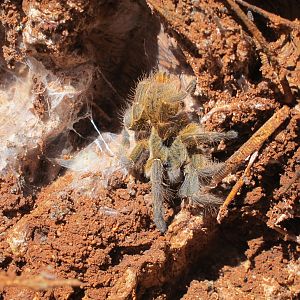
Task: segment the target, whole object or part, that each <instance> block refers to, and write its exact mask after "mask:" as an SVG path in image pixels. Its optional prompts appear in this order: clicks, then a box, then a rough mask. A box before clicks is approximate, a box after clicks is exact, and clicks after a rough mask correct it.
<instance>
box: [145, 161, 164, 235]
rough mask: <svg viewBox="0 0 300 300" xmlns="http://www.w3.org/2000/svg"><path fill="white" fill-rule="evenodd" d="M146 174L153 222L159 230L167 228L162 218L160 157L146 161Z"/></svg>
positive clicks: (162, 196)
mask: <svg viewBox="0 0 300 300" xmlns="http://www.w3.org/2000/svg"><path fill="white" fill-rule="evenodd" d="M147 168H149V170H147V174H148V176H149V177H150V181H151V192H152V200H153V215H154V223H155V225H156V227H157V228H158V229H159V231H160V232H162V233H164V232H165V231H166V230H167V224H166V222H165V220H164V207H163V199H164V198H165V191H164V187H163V165H162V163H161V160H160V159H157V158H156V159H151V160H149V161H148V163H147Z"/></svg>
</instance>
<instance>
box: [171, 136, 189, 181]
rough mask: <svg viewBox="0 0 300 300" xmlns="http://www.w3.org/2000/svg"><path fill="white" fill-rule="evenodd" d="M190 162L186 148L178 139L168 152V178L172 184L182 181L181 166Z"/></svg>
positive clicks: (178, 138)
mask: <svg viewBox="0 0 300 300" xmlns="http://www.w3.org/2000/svg"><path fill="white" fill-rule="evenodd" d="M187 160H188V151H187V149H186V146H185V145H184V143H183V142H182V141H181V139H180V137H177V138H176V139H175V140H174V142H173V143H172V145H171V146H170V148H169V150H168V164H169V167H168V176H169V179H170V182H171V183H176V182H178V181H179V180H180V176H181V170H180V168H181V166H182V165H183V164H184V163H185V162H186V161H187Z"/></svg>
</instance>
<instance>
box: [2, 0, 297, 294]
mask: <svg viewBox="0 0 300 300" xmlns="http://www.w3.org/2000/svg"><path fill="white" fill-rule="evenodd" d="M237 2H241V1H237ZM148 4H149V6H148V5H147V3H146V2H144V1H135V2H132V1H127V0H125V1H117V2H114V1H109V0H108V1H93V0H91V1H80V0H77V1H75V0H72V1H56V0H53V1H29V0H28V1H14V0H6V1H3V3H2V4H1V6H0V7H1V8H0V9H1V15H0V16H1V22H2V26H0V38H1V45H2V48H1V49H2V51H1V59H0V63H1V66H2V65H3V68H4V69H6V68H7V65H8V66H9V67H11V68H13V67H16V68H17V69H18V64H19V62H20V61H22V60H23V59H24V57H26V56H33V57H35V58H37V59H38V60H40V61H41V62H43V63H44V64H45V65H46V66H47V67H48V68H50V69H53V72H54V71H55V70H60V71H62V70H64V68H66V69H69V68H72V67H74V66H76V65H79V64H81V63H83V62H86V61H91V62H92V63H93V64H95V65H96V66H97V68H98V69H99V70H100V71H99V74H98V77H96V78H95V82H94V83H95V84H94V85H93V90H92V91H91V94H92V95H93V96H92V97H91V98H92V105H93V106H94V107H98V110H96V111H97V112H95V113H94V118H95V120H96V121H97V122H98V124H99V125H101V126H102V127H101V128H102V129H104V128H105V129H110V130H113V131H115V132H117V131H118V130H119V129H120V128H119V120H118V118H117V117H116V113H117V112H118V111H120V110H121V108H122V107H123V106H124V99H126V97H127V96H128V92H129V90H130V88H131V87H132V86H134V82H135V81H136V80H137V77H138V76H139V75H140V74H142V73H144V72H147V71H149V70H151V69H152V68H153V66H155V65H156V62H157V61H158V63H159V65H160V66H164V67H167V68H168V70H169V72H172V73H176V74H179V73H180V72H181V71H182V70H184V72H185V73H189V74H191V73H194V74H195V75H196V77H197V88H196V92H195V98H196V101H197V104H198V106H201V107H202V111H200V110H199V115H200V116H203V115H205V117H204V121H203V125H204V126H205V128H207V129H208V130H218V131H227V130H235V131H236V132H237V133H238V135H239V138H238V139H237V140H235V141H233V142H230V143H221V145H219V146H218V147H214V148H213V149H212V150H213V155H214V157H215V158H216V159H218V160H220V161H226V159H228V158H229V157H230V156H231V155H232V154H233V153H234V152H235V151H237V150H238V149H239V147H240V146H241V145H242V144H243V143H244V142H246V141H247V140H249V138H251V136H252V135H253V133H254V132H256V131H257V130H258V129H259V128H260V127H261V126H262V125H263V124H264V123H265V122H266V121H267V120H268V119H269V118H270V117H271V116H272V115H273V114H274V113H276V112H277V111H278V110H279V108H280V107H281V106H282V105H283V102H284V97H283V95H284V91H283V90H282V89H281V85H280V81H279V80H278V76H277V75H276V74H274V72H273V69H272V67H271V65H269V64H267V63H266V61H267V59H265V56H264V55H263V54H261V53H262V52H261V51H260V50H259V49H258V48H259V46H258V44H257V42H256V41H255V38H253V36H252V34H251V32H249V30H248V29H247V28H246V27H245V25H244V24H243V22H242V21H241V20H240V18H239V17H238V16H237V15H236V14H235V13H234V12H233V10H232V9H231V7H230V5H228V3H227V2H226V1H213V0H200V1H194V0H193V1H192V0H191V1H190V0H187V1H171V0H165V1H156V0H153V1H149V3H148ZM248 4H254V5H261V6H260V8H262V9H264V10H266V11H267V12H271V13H273V14H276V15H278V16H281V17H283V18H285V19H287V20H289V21H290V22H291V23H292V24H293V26H294V27H291V25H290V23H288V22H286V24H282V22H284V21H282V20H281V19H280V20H278V19H276V20H277V23H276V22H274V20H273V19H272V17H266V16H262V15H261V13H256V12H254V11H252V12H251V9H250V8H244V6H242V5H241V6H240V7H241V8H243V10H244V11H245V12H246V13H247V12H248V18H250V19H253V20H254V23H255V24H256V25H257V26H258V29H259V30H260V31H261V32H262V34H263V35H264V37H265V38H266V39H267V41H268V42H269V46H270V48H271V49H273V50H272V51H274V52H273V53H276V57H277V59H278V61H279V65H280V68H282V70H284V71H285V75H286V78H287V80H288V82H289V85H290V87H291V90H292V93H293V95H294V98H295V100H294V102H293V103H292V104H290V113H289V116H288V117H287V120H286V121H285V122H283V124H281V126H280V127H279V128H278V129H277V130H276V131H275V132H274V133H273V134H272V135H271V137H270V138H269V139H268V140H267V141H265V143H264V144H263V146H262V148H261V149H259V154H258V157H257V159H256V161H255V162H254V164H253V166H252V168H251V171H250V175H249V176H248V180H246V182H245V184H244V186H243V187H242V189H241V190H240V191H239V193H238V195H237V196H236V197H235V198H234V202H233V203H231V205H230V206H229V211H228V215H227V217H226V218H224V219H223V220H222V222H221V224H218V223H217V221H216V216H215V215H213V216H211V215H210V214H209V213H208V214H204V215H202V214H201V213H200V212H199V211H198V210H196V211H190V210H189V209H186V208H182V209H181V206H180V204H179V203H177V202H176V201H175V203H168V204H166V208H167V212H166V217H167V221H168V224H169V229H168V231H167V233H166V234H165V235H161V234H160V233H159V232H158V230H157V229H156V228H155V226H154V223H153V218H152V208H151V207H152V203H151V196H150V193H151V190H150V185H149V184H148V183H147V182H140V181H138V180H134V179H132V178H124V177H123V176H122V175H120V174H115V175H114V177H113V178H112V179H111V180H110V183H109V185H108V187H106V188H104V187H103V188H99V186H100V184H99V186H98V185H97V182H98V180H99V182H100V175H99V174H86V175H85V176H86V177H88V178H92V182H93V184H89V185H85V182H86V181H85V178H84V177H82V178H80V179H81V180H82V185H81V186H80V187H78V186H76V187H74V186H72V182H73V180H74V176H75V173H74V172H71V171H64V170H62V172H61V174H60V176H58V177H57V178H56V179H55V180H54V181H53V182H50V183H48V182H46V183H45V182H43V181H42V180H40V181H38V183H35V182H31V183H29V182H28V180H26V176H25V177H23V175H24V174H22V176H21V175H20V176H19V175H6V176H3V177H2V178H1V180H0V193H1V203H0V270H1V271H3V273H1V274H0V276H2V275H3V278H4V279H3V283H1V282H0V299H3V300H7V299H15V300H18V299H22V300H24V299H49V300H50V299H185V300H187V299H298V297H299V296H300V257H299V250H300V248H299V247H300V246H299V243H300V238H299V237H300V219H299V218H300V205H299V190H300V182H299V172H300V166H299V162H300V161H299V160H300V150H299V140H300V139H299V136H300V131H299V123H300V109H299V104H298V102H297V101H298V100H299V88H300V76H299V74H300V63H299V62H300V58H299V57H300V52H299V44H300V43H299V41H300V30H299V22H298V21H297V20H295V18H300V16H299V12H300V7H299V3H298V2H297V1H292V0H289V1H280V0H277V1H264V3H263V4H261V1H248ZM33 7H34V8H35V9H37V10H40V11H42V12H43V15H42V19H39V18H37V19H34V16H33V15H30V14H29V11H30V10H32V8H33ZM149 7H150V8H149ZM249 11H250V12H249ZM296 12H297V13H296ZM31 13H32V11H31ZM295 14H296V15H295ZM54 16H55V17H54ZM31 18H33V19H34V20H33V19H31ZM270 18H271V19H270ZM285 19H284V20H285ZM160 23H162V24H164V28H165V31H166V32H167V33H168V36H167V35H166V33H163V34H162V30H161V29H160ZM29 30H31V31H30V35H31V37H30V41H29V40H28V32H29ZM26 32H27V35H26V34H24V33H26ZM41 35H42V37H41ZM175 40H176V41H177V42H176V41H175ZM32 41H34V42H32ZM50 41H51V42H50ZM23 42H24V43H25V44H26V43H27V44H28V45H29V46H28V45H27V47H25V48H24V47H23V46H24V43H23ZM183 54H184V55H183ZM184 57H185V58H184ZM184 60H185V61H184ZM6 64H7V65H6ZM180 64H181V65H180ZM4 66H5V67H4ZM192 70H193V72H192ZM2 77H3V76H2V75H1V79H2ZM0 104H1V102H0ZM212 109H216V112H215V113H214V114H212V113H211V114H207V113H208V112H209V111H211V110H212ZM202 120H203V119H202ZM75 127H76V129H78V131H79V132H80V133H81V134H83V135H84V136H89V135H91V133H90V132H91V126H90V125H89V124H86V122H81V123H80V122H79V123H78V124H76V126H75ZM73 143H75V144H76V143H77V144H78V147H79V146H82V145H83V144H86V141H83V140H80V139H79V138H78V137H76V138H74V141H73ZM257 150H258V149H257ZM36 159H38V158H36ZM32 164H34V162H32ZM43 166H44V165H43V164H41V166H40V167H39V168H37V169H36V170H35V172H36V173H35V174H34V175H35V176H34V177H35V178H39V177H40V176H41V174H44V173H45V170H43ZM244 169H245V165H241V166H239V167H238V168H237V170H236V171H235V172H234V173H233V174H232V175H230V176H228V177H227V178H226V181H224V182H222V183H220V185H219V187H218V188H219V191H220V194H221V195H222V197H223V198H224V199H225V198H226V195H227V194H228V193H229V191H230V189H231V188H232V186H233V184H234V183H235V182H236V181H237V179H238V178H239V177H240V176H241V175H242V174H243V170H244ZM12 174H16V173H14V172H12ZM41 181H42V183H41ZM79 182H80V181H79ZM36 275H38V276H41V278H42V279H43V280H50V281H51V280H52V279H59V280H62V281H61V286H59V287H55V288H51V289H47V288H46V289H42V290H34V289H32V288H26V287H24V284H23V285H22V283H20V282H19V283H16V282H14V284H8V283H7V284H5V280H6V279H7V278H10V279H15V278H16V276H21V277H20V278H24V279H29V280H30V278H35V277H34V276H36ZM17 278H19V277H17ZM67 278H68V279H71V278H76V279H78V280H80V281H81V283H82V284H80V285H79V286H74V287H71V286H68V284H65V283H66V282H64V281H63V279H67ZM7 282H8V281H7ZM1 284H2V286H1ZM75 285H76V284H75Z"/></svg>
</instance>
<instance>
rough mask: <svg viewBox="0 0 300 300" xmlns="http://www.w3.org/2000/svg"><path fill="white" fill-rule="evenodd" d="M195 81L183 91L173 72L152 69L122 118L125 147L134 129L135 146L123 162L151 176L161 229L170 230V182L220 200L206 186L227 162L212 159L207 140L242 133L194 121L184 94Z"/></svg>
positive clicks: (211, 201)
mask: <svg viewBox="0 0 300 300" xmlns="http://www.w3.org/2000/svg"><path fill="white" fill-rule="evenodd" d="M194 86H195V82H194V81H193V82H191V84H190V85H189V86H188V88H187V90H184V91H183V90H182V89H179V88H178V87H176V83H175V80H174V77H173V78H172V77H171V76H170V75H167V74H165V73H161V72H157V73H153V74H151V75H150V76H149V77H146V78H145V79H143V80H142V81H140V82H139V84H138V85H137V88H136V91H135V95H134V99H133V101H132V104H131V106H130V107H129V108H128V109H127V110H126V111H125V114H124V117H123V122H124V129H123V146H124V147H123V149H122V150H121V151H122V152H124V148H125V149H127V150H128V149H129V147H130V143H129V139H128V137H129V135H128V132H129V131H130V130H131V131H133V132H134V136H135V141H136V145H135V146H134V148H133V149H132V150H131V151H130V153H129V154H127V155H124V154H120V156H121V161H122V163H123V165H124V166H125V167H126V168H127V170H128V171H129V172H131V174H134V175H135V176H136V175H137V174H138V175H145V176H146V177H147V178H149V179H150V182H151V193H152V199H153V214H154V222H155V224H156V226H157V228H158V229H159V230H160V231H161V232H165V231H166V229H167V226H166V222H165V220H164V209H163V201H164V199H166V198H167V191H168V187H169V186H170V185H171V186H176V187H177V188H176V189H177V192H178V196H179V197H180V198H187V199H190V200H192V201H193V202H196V203H198V204H201V205H203V206H206V205H217V204H221V200H220V198H218V197H216V196H214V195H212V194H208V193H207V192H205V191H204V190H203V188H204V186H205V185H206V184H207V183H208V182H209V179H210V178H211V177H212V176H213V175H215V174H217V173H218V172H221V170H222V166H223V164H220V163H216V162H213V161H212V160H211V159H210V158H209V155H208V153H207V148H208V147H207V145H211V144H214V143H216V142H219V141H221V140H223V139H233V138H235V137H236V136H237V134H236V132H234V131H228V132H226V133H220V132H206V131H204V129H203V128H202V127H201V125H200V124H199V122H197V121H195V120H193V116H192V115H193V114H192V113H191V112H187V111H186V109H185V108H186V107H185V103H184V99H185V98H186V96H187V95H188V94H189V93H190V91H191V90H192V89H193V87H194Z"/></svg>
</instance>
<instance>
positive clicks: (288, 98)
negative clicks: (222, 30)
mask: <svg viewBox="0 0 300 300" xmlns="http://www.w3.org/2000/svg"><path fill="white" fill-rule="evenodd" d="M227 2H228V3H229V4H230V6H231V8H232V9H233V11H234V12H235V13H236V14H237V16H238V17H239V18H240V19H241V20H242V21H243V22H244V24H245V25H246V27H247V28H248V30H249V31H250V32H251V34H252V35H253V37H254V39H256V42H257V43H256V44H257V47H258V49H261V50H262V51H263V52H264V53H265V54H266V55H267V57H268V60H269V61H270V64H271V66H272V67H273V69H274V72H275V73H276V74H277V76H278V77H279V82H280V84H281V87H282V89H283V96H284V103H286V104H291V103H293V102H294V100H295V99H294V96H293V94H292V90H291V87H290V85H289V82H288V80H287V78H286V71H285V70H283V69H282V68H281V66H280V64H279V62H278V61H277V59H276V53H274V51H273V50H271V49H270V48H269V47H268V43H267V41H266V40H265V38H264V36H263V35H262V33H261V32H260V31H259V30H258V28H257V27H256V25H255V24H254V23H253V22H251V21H250V20H249V18H248V17H247V16H246V14H245V13H244V12H243V11H242V10H241V8H240V7H239V6H238V5H237V4H236V2H235V1H234V0H227Z"/></svg>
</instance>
